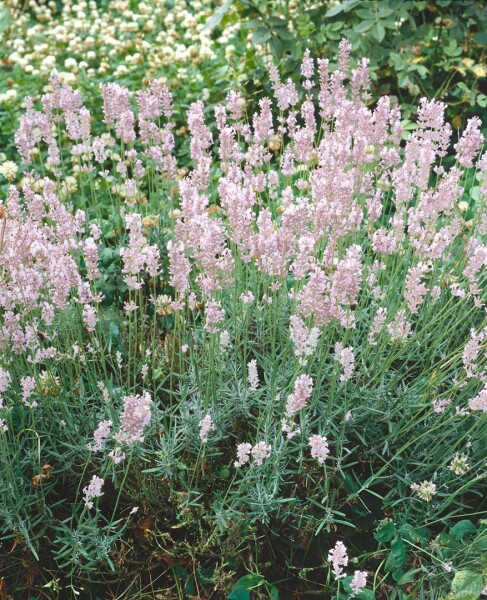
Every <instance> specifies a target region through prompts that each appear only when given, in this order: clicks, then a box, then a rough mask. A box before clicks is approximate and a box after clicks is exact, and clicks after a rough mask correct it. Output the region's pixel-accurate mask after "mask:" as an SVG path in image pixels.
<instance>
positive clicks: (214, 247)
mask: <svg viewBox="0 0 487 600" xmlns="http://www.w3.org/2000/svg"><path fill="white" fill-rule="evenodd" d="M351 62H352V63H353V64H352V65H351ZM269 80H270V83H271V86H272V90H273V97H272V98H268V97H262V98H261V99H260V101H259V103H258V109H257V110H256V111H255V112H250V111H247V106H248V103H247V101H246V98H245V97H244V96H243V95H242V94H241V93H240V92H238V91H233V92H230V93H229V94H228V95H227V96H226V97H224V98H222V102H221V103H220V104H217V105H215V106H213V107H211V108H205V106H204V104H203V102H201V101H196V102H194V103H192V104H191V105H190V107H189V110H188V113H187V129H188V131H189V135H190V141H189V148H188V152H189V156H184V148H183V146H184V145H181V148H183V149H181V151H180V152H179V151H178V148H179V145H178V144H179V139H178V133H177V131H176V127H175V126H174V122H173V97H172V94H171V91H170V89H169V88H168V86H167V85H166V84H165V83H164V82H162V81H160V80H157V79H155V80H152V81H151V82H150V83H148V85H147V86H145V87H144V88H143V89H141V90H140V91H138V92H136V93H130V92H129V90H128V89H127V88H126V87H124V86H122V85H120V84H119V83H114V82H111V83H105V84H103V85H102V86H101V89H100V100H99V104H101V105H102V109H101V111H100V114H101V119H100V120H99V121H98V120H96V121H95V119H94V118H93V115H94V114H97V111H99V104H98V107H96V106H94V107H91V106H90V105H85V104H84V102H83V95H82V93H80V92H79V91H77V90H76V89H75V88H74V87H72V86H71V85H70V84H69V83H66V82H63V80H62V79H61V78H60V77H59V75H58V74H57V73H56V72H53V73H52V74H51V76H50V79H49V86H48V89H47V90H46V93H45V94H44V95H43V96H42V98H41V101H40V102H33V101H32V100H30V101H29V100H27V102H26V110H25V114H23V116H22V118H21V121H20V126H19V128H18V130H17V132H16V133H15V144H16V147H17V150H18V153H19V156H20V158H19V163H20V167H21V169H22V173H21V175H22V178H21V175H20V173H19V172H18V171H19V165H18V164H17V163H16V162H11V161H7V162H4V163H3V165H2V166H1V167H0V172H1V173H2V175H3V178H4V181H6V183H5V185H3V187H2V190H1V193H2V198H3V200H2V204H1V206H0V266H1V274H2V276H1V279H0V310H1V327H0V348H1V359H0V361H1V362H0V392H1V395H2V396H1V402H0V406H1V408H0V419H1V420H0V427H1V434H0V452H1V456H2V461H1V466H0V470H1V478H0V492H1V498H2V502H1V503H0V517H1V518H0V533H1V537H2V545H1V553H0V574H1V577H2V579H1V580H0V581H1V582H2V586H3V587H2V588H0V590H1V591H2V593H4V595H6V594H10V596H11V597H14V598H20V597H24V595H25V597H31V596H32V590H37V593H38V594H39V597H49V598H58V597H59V598H68V597H74V596H78V597H80V598H103V597H113V598H122V597H123V598H184V597H187V598H190V597H193V598H195V597H196V598H229V599H230V600H242V599H246V598H250V597H252V598H254V597H255V598H273V599H277V598H291V597H296V598H301V597H306V595H307V594H316V595H318V596H321V597H323V598H340V599H349V598H358V599H362V600H368V599H372V598H377V599H380V598H391V599H393V598H404V599H406V598H432V599H433V598H445V597H450V598H452V599H453V598H458V599H463V600H470V599H471V600H475V599H476V598H479V597H480V595H481V593H482V591H483V590H485V586H486V585H487V581H486V573H485V569H486V567H487V565H486V551H487V529H486V526H485V523H486V521H485V520H483V518H484V517H485V509H486V504H485V491H486V482H485V474H486V471H485V467H486V461H487V448H486V445H487V444H486V441H487V420H486V415H485V413H486V412H487V387H486V383H487V379H486V376H487V371H486V366H487V365H486V355H485V347H486V343H487V322H486V313H485V300H486V273H487V271H486V269H485V267H486V265H487V246H486V245H485V235H486V233H487V227H486V224H487V222H486V214H487V213H486V205H485V201H486V195H487V159H486V158H485V156H484V157H482V156H479V153H480V152H481V148H482V144H483V136H482V133H481V123H480V120H479V119H478V118H476V117H474V118H472V119H470V120H469V121H468V123H467V126H466V129H465V131H464V132H463V133H462V134H461V136H460V137H459V140H458V142H457V143H455V144H454V146H453V147H452V145H451V135H452V129H451V127H450V125H449V124H447V123H445V121H444V111H445V105H444V104H442V103H441V102H438V101H435V100H426V99H423V100H421V102H420V104H419V107H418V115H417V120H416V128H415V129H414V130H413V131H412V132H411V133H410V134H409V135H405V134H404V131H403V127H402V124H401V110H400V107H399V106H398V105H397V104H395V103H394V102H393V101H392V100H391V99H390V98H388V97H382V98H380V99H379V100H378V102H377V103H374V104H372V103H371V102H370V94H369V88H370V81H369V74H368V68H367V60H365V59H363V60H361V61H359V62H358V63H355V62H354V61H351V60H350V46H349V44H348V43H347V42H346V41H345V40H343V41H342V42H341V44H340V54H339V56H338V57H337V63H336V65H331V64H330V63H329V61H327V60H324V59H318V60H314V59H313V58H312V57H311V55H310V53H309V52H307V53H306V54H305V56H304V59H303V62H302V65H301V82H300V83H299V84H298V83H297V82H295V81H292V80H291V79H288V80H286V81H282V80H281V78H280V74H279V71H278V69H277V68H276V67H274V66H270V68H269ZM210 111H211V118H209V117H208V114H209V112H210ZM210 120H211V121H212V122H214V125H213V126H212V127H210V126H209V125H208V124H207V123H208V121H210ZM93 121H95V122H93ZM405 138H406V140H405ZM181 156H182V159H181ZM178 159H179V160H182V164H178ZM188 164H189V168H188ZM4 590H5V591H4Z"/></svg>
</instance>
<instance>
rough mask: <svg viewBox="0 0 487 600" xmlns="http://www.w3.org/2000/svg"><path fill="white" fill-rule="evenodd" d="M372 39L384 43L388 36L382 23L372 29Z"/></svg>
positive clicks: (376, 24)
mask: <svg viewBox="0 0 487 600" xmlns="http://www.w3.org/2000/svg"><path fill="white" fill-rule="evenodd" d="M371 33H372V37H374V38H375V39H376V40H377V41H378V42H382V40H383V39H384V37H385V35H386V30H385V29H384V25H382V23H375V24H374V26H373V27H372V32H371Z"/></svg>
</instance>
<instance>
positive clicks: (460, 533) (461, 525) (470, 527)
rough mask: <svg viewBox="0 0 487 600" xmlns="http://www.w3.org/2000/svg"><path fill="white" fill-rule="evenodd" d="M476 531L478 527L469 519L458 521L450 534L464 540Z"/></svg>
mask: <svg viewBox="0 0 487 600" xmlns="http://www.w3.org/2000/svg"><path fill="white" fill-rule="evenodd" d="M476 532H477V528H476V527H475V525H474V524H473V523H472V521H470V520H469V519H463V520H462V521H458V523H456V524H455V525H454V526H453V527H452V528H451V529H450V535H453V536H454V537H455V538H456V539H457V540H462V539H463V538H464V537H465V536H466V535H473V534H474V533H476Z"/></svg>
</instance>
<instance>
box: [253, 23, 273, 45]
mask: <svg viewBox="0 0 487 600" xmlns="http://www.w3.org/2000/svg"><path fill="white" fill-rule="evenodd" d="M270 37H271V32H270V30H269V29H267V28H263V27H262V28H261V29H257V30H256V31H254V33H253V35H252V42H253V43H254V44H265V43H266V42H267V41H268V40H269V39H270Z"/></svg>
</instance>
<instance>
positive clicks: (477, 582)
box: [451, 570, 482, 600]
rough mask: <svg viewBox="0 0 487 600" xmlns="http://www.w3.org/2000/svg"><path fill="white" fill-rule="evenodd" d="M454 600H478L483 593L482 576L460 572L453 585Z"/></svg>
mask: <svg viewBox="0 0 487 600" xmlns="http://www.w3.org/2000/svg"><path fill="white" fill-rule="evenodd" d="M451 591H452V594H453V600H477V599H478V598H480V594H481V593H482V575H480V574H479V573H474V572H473V571H467V570H465V571H458V572H457V573H455V577H454V578H453V581H452V584H451Z"/></svg>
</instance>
